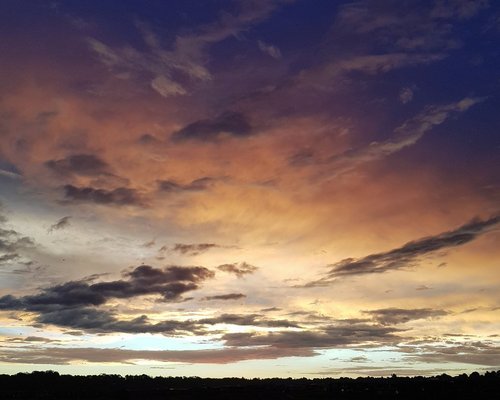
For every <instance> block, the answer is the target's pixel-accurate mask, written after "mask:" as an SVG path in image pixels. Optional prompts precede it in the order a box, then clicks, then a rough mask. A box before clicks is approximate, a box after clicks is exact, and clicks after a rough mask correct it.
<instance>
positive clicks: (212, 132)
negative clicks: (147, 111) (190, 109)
mask: <svg viewBox="0 0 500 400" xmlns="http://www.w3.org/2000/svg"><path fill="white" fill-rule="evenodd" d="M253 133H254V132H253V130H252V126H251V125H250V123H249V122H248V120H247V117H246V116H245V115H244V114H242V113H240V112H233V111H227V112H225V113H223V114H220V115H218V116H216V117H215V118H212V119H201V120H198V121H196V122H193V123H191V124H189V125H186V126H185V127H184V128H182V129H180V130H178V131H176V132H174V133H173V134H172V140H173V141H174V142H182V141H186V140H197V141H201V142H214V141H217V140H219V139H221V138H222V137H224V135H227V136H232V137H239V138H242V137H246V136H249V135H251V134H253Z"/></svg>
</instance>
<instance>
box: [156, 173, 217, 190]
mask: <svg viewBox="0 0 500 400" xmlns="http://www.w3.org/2000/svg"><path fill="white" fill-rule="evenodd" d="M217 180H218V179H216V178H211V177H209V176H205V177H203V178H198V179H195V180H193V181H191V182H190V183H188V184H185V185H183V184H180V183H178V182H175V181H172V180H159V181H157V183H158V189H159V190H160V191H162V192H165V193H180V192H201V191H203V190H207V189H209V188H210V187H212V185H213V184H214V183H215V182H216V181H217Z"/></svg>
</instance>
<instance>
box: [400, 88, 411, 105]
mask: <svg viewBox="0 0 500 400" xmlns="http://www.w3.org/2000/svg"><path fill="white" fill-rule="evenodd" d="M412 100H413V89H412V88H409V87H404V88H402V89H401V91H400V92H399V101H400V102H401V103H403V104H406V103H409V102H410V101H412Z"/></svg>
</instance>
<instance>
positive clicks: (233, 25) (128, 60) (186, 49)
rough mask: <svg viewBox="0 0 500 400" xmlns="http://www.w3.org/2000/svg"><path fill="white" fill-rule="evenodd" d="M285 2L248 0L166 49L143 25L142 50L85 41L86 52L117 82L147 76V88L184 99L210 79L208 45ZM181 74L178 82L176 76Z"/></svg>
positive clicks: (141, 30) (258, 18)
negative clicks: (87, 47) (100, 63)
mask: <svg viewBox="0 0 500 400" xmlns="http://www.w3.org/2000/svg"><path fill="white" fill-rule="evenodd" d="M284 2H285V1H277V2H276V1H269V0H252V1H241V2H238V3H237V5H238V8H239V10H238V12H237V13H234V14H230V13H228V12H226V13H224V14H223V15H222V16H221V18H220V19H219V20H217V21H215V22H213V23H208V24H205V25H201V26H198V27H196V28H195V29H194V30H193V31H192V33H186V34H182V35H178V36H177V37H176V39H175V41H174V42H173V43H172V44H171V45H170V46H165V44H163V43H162V42H163V40H162V38H161V37H159V36H158V35H157V34H155V32H154V31H153V30H152V29H151V28H150V27H149V26H148V25H147V24H146V23H143V22H138V23H136V26H137V29H138V31H139V32H140V35H141V38H142V40H143V42H144V44H145V47H146V49H145V50H138V49H137V48H136V47H132V46H130V45H127V46H123V47H121V48H120V47H117V46H111V45H108V44H106V43H104V42H103V41H100V40H97V39H95V38H88V39H87V42H88V45H89V47H90V49H91V50H92V51H93V52H94V53H95V54H96V55H97V56H98V57H99V59H100V61H101V62H102V63H103V64H104V65H105V66H107V67H108V68H110V69H111V70H112V71H113V72H114V73H115V74H116V75H117V76H118V77H120V78H121V79H130V77H131V76H134V77H135V78H137V79H138V78H140V77H141V76H143V75H147V76H148V79H149V86H150V87H151V88H152V89H153V90H154V91H155V92H157V93H158V94H159V95H161V96H162V97H171V96H178V95H186V94H188V93H189V86H190V85H191V84H193V83H196V82H204V81H205V82H206V81H209V80H211V79H212V74H211V72H210V71H209V70H208V68H207V59H208V57H207V51H208V49H209V48H210V46H211V45H213V44H215V43H218V42H221V41H222V40H224V39H226V38H228V37H231V36H236V35H238V33H239V32H241V31H242V30H245V29H247V28H249V27H250V26H252V25H253V24H256V23H258V22H260V21H262V20H264V19H266V18H267V17H268V16H269V15H270V14H271V13H272V12H273V11H274V10H275V9H276V8H277V7H279V6H280V5H281V4H282V3H284ZM178 74H181V75H182V79H178V78H177V77H176V75H178Z"/></svg>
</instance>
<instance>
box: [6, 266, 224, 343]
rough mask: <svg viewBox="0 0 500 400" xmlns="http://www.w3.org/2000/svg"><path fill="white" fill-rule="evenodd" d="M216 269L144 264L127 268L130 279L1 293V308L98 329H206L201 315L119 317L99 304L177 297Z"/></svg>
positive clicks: (169, 331) (168, 331)
mask: <svg viewBox="0 0 500 400" xmlns="http://www.w3.org/2000/svg"><path fill="white" fill-rule="evenodd" d="M214 275H215V274H214V272H213V271H210V270H208V269H207V268H204V267H180V266H169V267H165V268H162V269H160V268H153V267H151V266H148V265H141V266H139V267H136V268H134V269H133V270H131V271H126V272H124V273H123V276H124V278H125V279H120V280H115V281H107V282H106V281H105V282H93V280H94V277H91V278H88V279H83V280H79V281H70V282H65V283H62V284H59V285H55V286H50V287H47V288H44V289H42V290H41V291H40V292H39V293H37V294H33V295H27V296H22V297H15V296H12V295H6V296H3V297H0V310H12V311H23V312H31V313H35V314H37V316H36V321H37V322H38V323H42V324H52V325H57V326H63V327H67V328H72V329H81V330H89V331H96V332H127V333H146V332H148V333H162V334H170V335H172V334H177V333H179V332H182V333H186V332H187V333H197V334H201V333H202V332H203V330H202V327H201V324H200V323H198V322H195V321H177V320H165V321H161V322H158V323H151V322H150V321H149V319H148V317H147V316H145V315H141V316H138V317H136V318H133V319H131V320H119V319H117V317H116V315H115V314H114V313H113V312H112V311H109V310H107V309H102V308H99V307H100V306H104V305H105V304H106V303H107V302H109V301H111V300H116V299H131V298H135V297H139V296H146V295H156V296H159V297H160V299H161V301H166V302H177V301H181V300H182V296H183V295H184V294H185V293H187V292H190V291H193V290H197V289H199V288H200V285H201V284H202V283H203V282H204V281H206V280H207V279H211V278H213V277H214Z"/></svg>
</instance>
